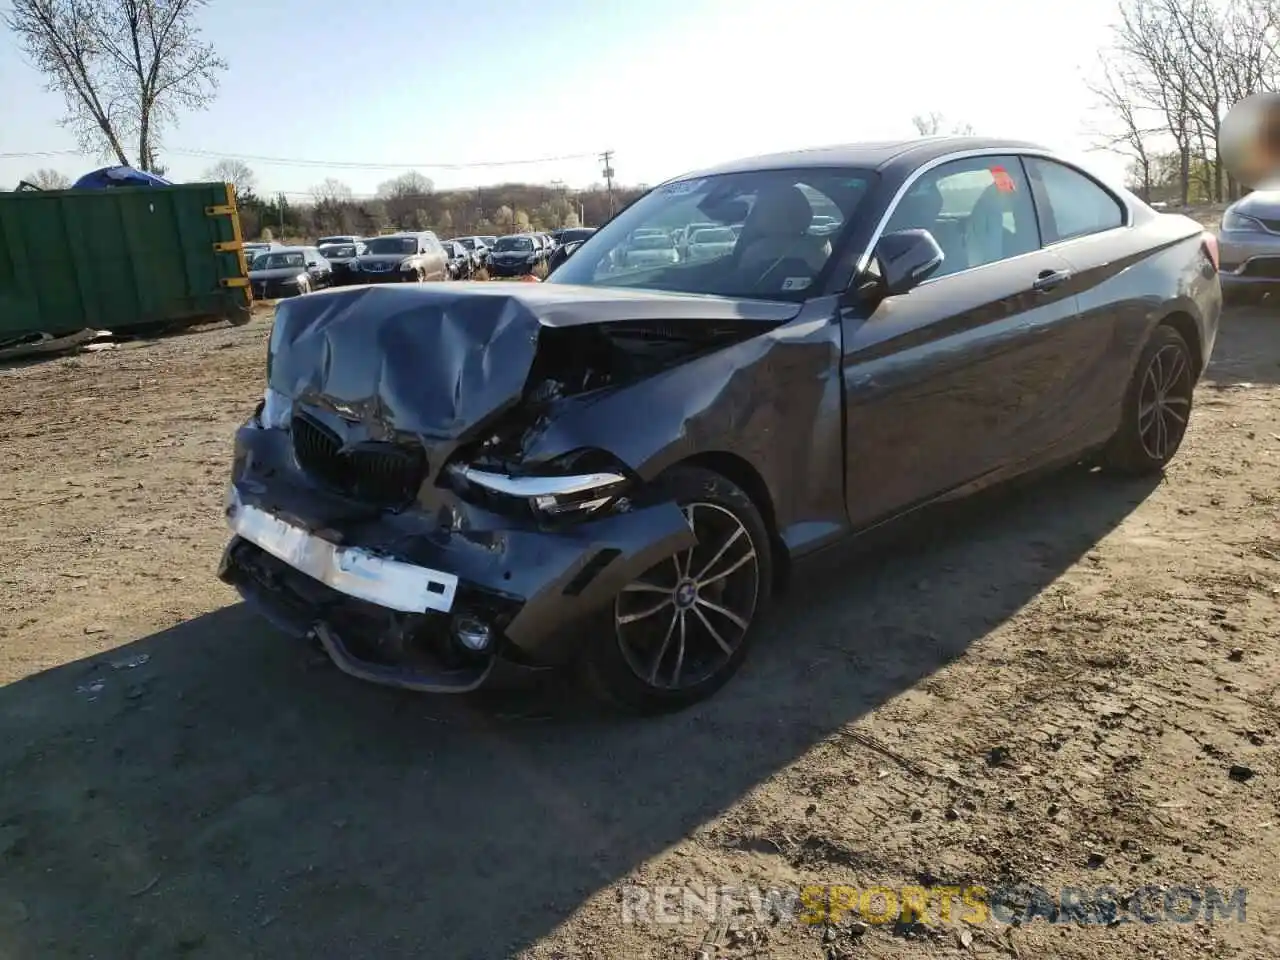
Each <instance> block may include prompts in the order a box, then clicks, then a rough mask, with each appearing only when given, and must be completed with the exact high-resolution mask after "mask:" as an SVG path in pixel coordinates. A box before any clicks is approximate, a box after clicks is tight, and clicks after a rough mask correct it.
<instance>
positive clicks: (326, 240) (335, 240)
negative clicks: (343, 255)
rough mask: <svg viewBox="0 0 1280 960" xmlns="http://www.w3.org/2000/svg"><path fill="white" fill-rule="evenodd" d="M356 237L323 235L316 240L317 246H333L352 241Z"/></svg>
mask: <svg viewBox="0 0 1280 960" xmlns="http://www.w3.org/2000/svg"><path fill="white" fill-rule="evenodd" d="M353 240H355V237H321V238H320V239H319V240H317V241H316V246H317V247H332V246H334V245H335V244H339V243H351V242H352V241H353Z"/></svg>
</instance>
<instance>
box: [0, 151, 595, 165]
mask: <svg viewBox="0 0 1280 960" xmlns="http://www.w3.org/2000/svg"><path fill="white" fill-rule="evenodd" d="M163 152H164V153H170V154H174V155H176V156H182V157H199V158H201V159H205V160H242V161H244V162H246V163H248V162H250V161H252V162H253V163H266V164H280V165H284V166H299V167H329V168H341V169H360V170H413V169H421V168H427V169H432V170H472V169H479V168H483V167H519V166H530V165H533V164H538V163H558V162H561V161H564V160H582V159H586V158H587V157H591V156H594V154H593V153H591V152H586V153H562V154H559V155H557V156H552V157H523V158H520V159H516V160H477V161H472V162H468V163H435V162H430V161H425V160H424V161H417V162H413V163H386V162H381V161H373V160H317V159H314V158H307V157H269V156H261V155H258V154H250V153H222V152H219V151H216V150H185V149H180V148H167V149H163ZM59 156H87V154H82V153H81V152H80V151H79V150H28V151H20V152H14V153H0V160H20V159H25V158H30V157H59Z"/></svg>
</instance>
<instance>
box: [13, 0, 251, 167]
mask: <svg viewBox="0 0 1280 960" xmlns="http://www.w3.org/2000/svg"><path fill="white" fill-rule="evenodd" d="M207 2H208V0H96V2H95V0H13V9H12V10H11V11H10V12H9V13H8V14H7V15H5V18H4V19H5V23H6V24H7V25H8V27H9V29H10V30H12V31H13V33H14V34H15V35H16V36H17V38H18V42H19V44H20V45H21V47H22V49H23V50H24V51H25V52H26V54H27V56H29V57H30V58H31V60H32V62H33V64H34V65H35V67H36V69H38V70H39V71H40V72H41V73H43V74H44V76H45V79H46V81H47V86H48V88H49V89H50V90H51V91H54V92H56V93H60V94H62V96H63V99H64V100H65V101H66V106H67V113H66V115H65V117H64V118H63V123H64V124H65V125H67V126H68V127H69V128H70V129H71V130H72V131H74V133H75V134H76V136H77V138H78V139H79V141H80V145H81V147H82V148H83V149H85V150H86V151H92V152H105V153H107V154H108V155H110V156H113V157H114V158H115V159H116V160H118V161H119V162H120V163H122V164H126V165H127V164H129V162H130V161H129V153H128V151H127V150H126V149H125V143H126V142H128V141H129V140H133V141H134V142H135V143H136V145H137V146H136V153H135V157H136V160H137V164H136V165H137V166H139V167H141V168H142V169H144V170H154V169H155V168H156V167H157V161H156V148H157V147H158V145H159V142H160V137H161V134H162V133H163V131H164V129H165V127H166V126H169V125H172V124H174V123H176V122H177V119H178V115H179V113H180V111H182V110H200V109H203V108H205V107H206V106H208V105H209V103H210V102H211V101H212V99H213V97H214V94H215V92H216V90H217V86H218V77H219V75H220V74H221V72H222V71H223V70H225V69H226V66H227V65H226V62H225V61H223V60H222V59H221V58H220V57H218V56H217V54H216V53H215V52H214V49H213V47H212V46H210V45H209V44H207V43H204V42H203V41H202V40H201V38H200V28H199V27H198V26H197V25H196V22H195V21H196V13H197V12H198V11H199V10H200V9H201V8H203V7H204V6H205V5H206V4H207Z"/></svg>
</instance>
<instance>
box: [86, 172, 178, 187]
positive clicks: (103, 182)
mask: <svg viewBox="0 0 1280 960" xmlns="http://www.w3.org/2000/svg"><path fill="white" fill-rule="evenodd" d="M170 186H173V184H171V183H170V182H169V181H168V180H166V179H165V178H164V177H157V176H156V175H155V174H154V173H147V172H146V171H144V170H135V169H134V168H133V167H103V168H102V169H100V170H94V171H93V172H92V173H86V174H85V175H84V176H83V177H81V178H80V179H79V180H77V181H76V182H75V183H74V184H72V188H73V189H75V190H106V189H108V188H109V187H170Z"/></svg>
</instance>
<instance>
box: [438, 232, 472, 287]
mask: <svg viewBox="0 0 1280 960" xmlns="http://www.w3.org/2000/svg"><path fill="white" fill-rule="evenodd" d="M440 244H441V246H443V247H444V253H445V256H446V257H448V259H449V263H448V268H449V279H450V280H470V279H471V275H472V274H473V273H475V269H476V264H475V261H474V260H473V259H472V258H471V251H470V250H468V249H467V248H466V247H464V246H463V245H462V244H461V243H459V242H458V241H457V240H442V241H440Z"/></svg>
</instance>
